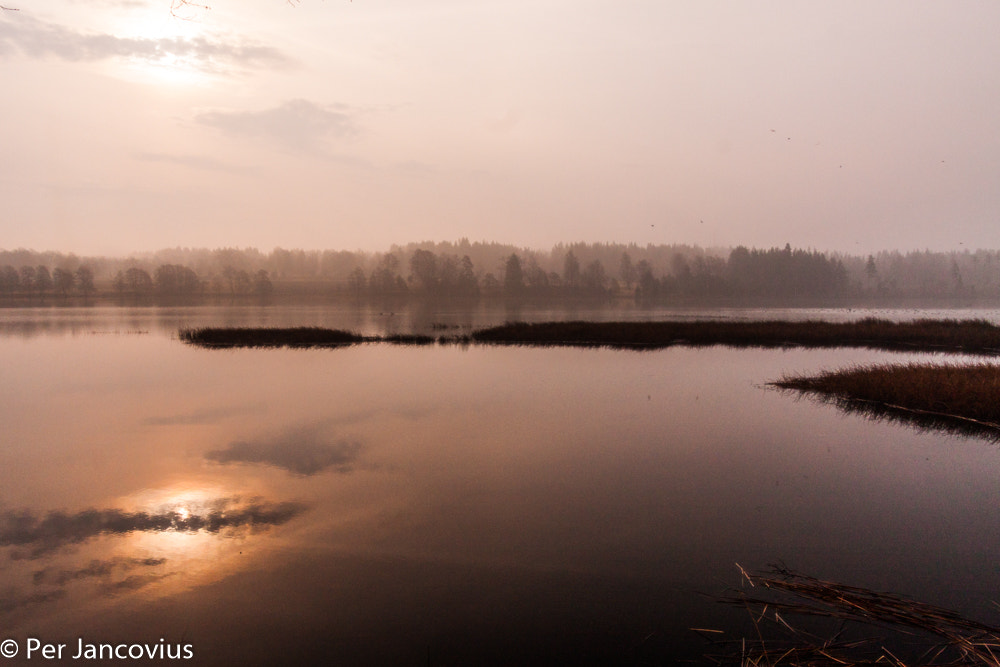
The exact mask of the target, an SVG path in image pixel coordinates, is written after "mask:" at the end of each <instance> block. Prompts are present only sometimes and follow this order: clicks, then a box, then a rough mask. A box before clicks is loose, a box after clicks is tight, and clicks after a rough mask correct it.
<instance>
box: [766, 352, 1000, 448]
mask: <svg viewBox="0 0 1000 667" xmlns="http://www.w3.org/2000/svg"><path fill="white" fill-rule="evenodd" d="M771 384H772V385H773V386H776V387H779V388H781V389H788V390H795V391H799V392H803V393H806V394H810V395H813V396H816V397H818V398H819V399H820V400H824V401H828V402H830V403H833V404H834V405H836V406H837V407H838V408H840V409H842V410H844V411H846V412H852V413H860V414H863V415H865V416H868V417H870V418H874V419H889V420H894V421H900V422H905V423H909V424H915V425H917V426H921V427H924V428H936V429H945V430H951V431H955V432H961V433H965V434H971V435H977V436H984V437H986V438H989V439H992V440H994V441H1000V366H998V365H994V364H987V363H983V364H931V363H910V364H872V365H865V366H854V367H851V368H847V369H843V370H837V371H824V372H822V373H820V374H819V375H814V376H786V377H783V378H782V379H780V380H778V381H776V382H773V383H771Z"/></svg>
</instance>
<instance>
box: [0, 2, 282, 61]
mask: <svg viewBox="0 0 1000 667" xmlns="http://www.w3.org/2000/svg"><path fill="white" fill-rule="evenodd" d="M13 53H20V54H23V55H26V56H28V57H31V58H59V59H61V60H67V61H70V62H92V61H97V60H105V59H108V58H137V59H140V60H146V61H150V62H160V61H162V62H176V61H178V60H180V61H183V62H184V63H185V64H186V65H188V66H190V67H194V68H196V69H199V70H202V71H206V72H213V73H217V74H218V73H226V72H227V71H230V70H232V69H233V68H238V69H271V68H284V67H288V66H289V65H291V63H292V60H291V59H290V58H289V57H288V56H286V55H284V54H283V53H281V52H280V51H278V50H277V49H274V48H272V47H269V46H265V45H262V44H257V43H255V42H251V41H248V40H235V41H233V40H227V39H223V38H220V37H192V38H179V37H176V38H175V37H167V38H159V39H151V38H146V37H119V36H117V35H109V34H102V33H83V32H78V31H76V30H73V29H71V28H66V27H64V26H61V25H57V24H55V23H47V22H45V21H41V20H39V19H36V18H33V17H32V16H30V15H29V14H25V13H24V12H19V13H18V16H17V18H16V19H13V20H7V21H2V22H0V56H7V55H10V54H13Z"/></svg>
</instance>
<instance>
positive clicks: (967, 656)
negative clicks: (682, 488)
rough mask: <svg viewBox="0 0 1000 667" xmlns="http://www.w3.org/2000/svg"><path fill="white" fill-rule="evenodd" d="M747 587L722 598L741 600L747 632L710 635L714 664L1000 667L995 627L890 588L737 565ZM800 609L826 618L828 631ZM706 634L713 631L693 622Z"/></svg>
mask: <svg viewBox="0 0 1000 667" xmlns="http://www.w3.org/2000/svg"><path fill="white" fill-rule="evenodd" d="M740 570H741V571H742V573H743V577H744V581H745V583H746V585H747V586H748V589H744V590H740V591H737V592H735V593H733V594H731V595H728V596H726V597H724V598H723V599H722V601H723V602H725V603H728V604H733V605H738V606H741V607H745V608H746V609H747V610H748V612H749V613H750V616H751V620H752V623H753V634H754V636H753V637H751V638H745V637H744V638H740V639H735V640H730V639H721V640H720V639H715V640H714V641H713V648H714V649H715V650H717V651H718V652H717V653H712V654H709V655H708V656H706V657H708V658H709V659H710V660H711V661H713V662H715V663H716V664H739V665H741V666H748V667H749V666H756V665H769V666H776V665H789V666H795V665H808V666H816V667H818V666H826V665H876V664H878V665H895V666H897V667H902V666H904V665H922V666H927V667H929V666H937V665H941V666H944V665H947V666H958V665H986V666H991V667H1000V628H995V627H992V626H989V625H986V624H983V623H980V622H978V621H974V620H970V619H967V618H964V617H962V616H961V615H959V614H958V613H956V612H954V611H952V610H949V609H945V608H942V607H937V606H934V605H930V604H926V603H924V602H919V601H916V600H912V599H909V598H907V597H904V596H901V595H897V594H895V593H884V592H878V591H874V590H871V589H867V588H861V587H857V586H848V585H845V584H840V583H835V582H831V581H823V580H820V579H817V578H815V577H811V576H807V575H804V574H799V573H795V572H792V571H790V570H788V569H787V568H785V567H780V566H774V567H772V570H771V571H770V572H769V573H767V574H750V573H748V572H746V571H745V570H743V568H740ZM802 617H820V618H822V619H827V621H828V622H829V626H828V627H830V628H831V631H830V633H829V634H827V635H821V634H817V632H816V631H815V630H814V629H806V628H807V627H812V626H815V625H816V624H815V623H813V624H809V623H806V622H805V621H804V620H803V618H802ZM696 631H697V632H700V633H702V634H703V636H706V637H710V638H711V637H713V636H716V637H717V636H718V635H721V634H722V633H720V632H719V631H715V630H705V629H696ZM890 646H891V648H890Z"/></svg>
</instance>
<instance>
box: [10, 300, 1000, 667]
mask: <svg viewBox="0 0 1000 667" xmlns="http://www.w3.org/2000/svg"><path fill="white" fill-rule="evenodd" d="M869 315H876V316H881V317H889V318H894V319H912V318H914V317H924V316H928V317H955V318H964V317H985V318H987V319H990V320H991V321H994V322H998V321H1000V312H997V311H940V312H939V311H934V312H931V311H912V310H906V311H857V310H855V311H846V310H797V311H792V310H739V309H727V310H684V311H674V310H669V309H653V310H645V309H639V308H629V307H622V308H618V309H601V310H596V309H591V308H586V307H580V308H576V309H568V310H567V309H551V308H538V307H521V308H504V307H499V306H483V305H476V306H465V307H452V308H446V307H433V306H422V307H421V306H407V307H404V308H400V309H399V310H398V311H396V310H392V311H390V310H386V309H382V308H379V307H374V306H365V307H360V306H359V307H349V306H343V305H341V306H334V305H328V304H327V305H316V306H295V307H282V306H239V305H234V306H231V307H200V308H199V307H176V308H156V307H134V308H124V307H122V308H116V307H95V308H7V309H0V369H2V374H3V375H2V377H3V382H2V384H0V392H2V395H0V444H2V447H0V591H2V599H0V640H2V639H7V638H11V639H13V640H14V641H15V642H16V643H17V646H18V647H19V649H20V650H19V654H18V656H17V658H16V660H14V661H13V662H15V663H16V662H17V661H23V662H28V660H27V658H28V656H27V650H28V645H29V639H32V638H34V639H37V640H38V641H39V642H40V643H49V644H52V645H53V646H57V645H58V644H60V643H61V644H65V645H66V647H65V649H64V653H63V657H64V659H65V658H72V656H73V655H74V654H76V653H77V652H78V650H84V651H85V650H87V646H88V645H91V644H92V645H94V646H99V645H100V644H102V643H103V644H109V645H112V646H114V645H117V644H122V643H124V644H127V645H128V646H127V647H126V648H125V649H124V650H125V651H126V653H127V651H128V650H129V649H130V648H131V647H132V646H133V645H142V644H148V645H149V646H148V648H150V649H152V650H153V651H154V653H155V654H156V656H157V657H156V659H154V660H153V662H169V661H170V656H169V655H168V653H169V652H171V651H175V652H176V651H179V650H180V649H182V648H184V649H186V650H188V651H190V652H191V655H192V656H193V657H191V658H190V659H187V660H184V662H185V663H187V664H198V665H230V664H243V665H276V664H312V663H315V662H328V663H331V664H344V665H383V664H402V665H407V664H413V665H428V664H432V665H456V664H459V665H464V664H478V665H492V664H553V663H575V664H671V663H673V662H674V661H676V660H679V659H686V658H692V659H697V658H698V657H699V656H701V655H702V654H703V653H705V652H706V651H708V650H709V649H708V646H707V642H706V640H705V639H704V638H703V637H702V636H701V635H699V634H698V633H695V632H692V631H691V630H690V628H695V627H699V628H706V627H707V628H715V629H721V630H724V631H725V632H726V633H727V636H731V637H739V636H740V634H741V633H750V632H753V626H752V624H751V623H750V622H749V618H748V614H747V612H746V611H745V610H742V609H738V608H734V607H730V606H726V605H721V604H719V603H718V602H717V601H716V598H717V597H718V596H719V595H721V594H724V593H726V592H727V590H728V589H732V588H738V587H739V586H740V585H741V575H740V571H739V568H738V567H737V566H736V563H739V564H740V565H741V566H743V567H745V568H747V569H748V570H761V569H764V568H765V567H766V566H767V565H768V564H769V563H774V562H779V561H780V562H784V563H786V564H787V565H788V566H789V567H791V568H793V569H795V570H798V571H801V572H805V573H808V574H812V575H815V576H818V577H821V578H824V579H830V580H835V581H843V582H845V583H850V584H854V585H859V586H865V587H869V588H874V589H878V590H888V591H895V592H899V593H903V594H906V595H909V596H912V597H914V598H918V599H921V600H923V601H926V602H930V603H933V604H938V605H942V606H945V607H949V608H952V609H956V610H958V611H959V612H961V613H963V614H965V615H968V616H970V617H972V618H975V619H977V620H980V621H984V622H986V623H992V624H1000V610H998V609H997V607H996V606H995V605H993V604H992V602H993V601H994V600H997V591H1000V531H998V530H997V525H998V520H1000V451H998V449H997V447H996V445H993V444H989V443H987V442H985V441H982V440H977V439H974V438H968V437H963V436H956V435H949V434H943V433H938V432H921V431H918V430H917V429H914V428H910V427H907V426H904V425H899V424H890V423H884V422H873V421H869V420H866V419H864V418H862V417H859V416H854V415H846V414H843V413H841V412H839V411H837V410H836V409H835V408H833V407H830V406H828V405H822V404H819V403H816V402H814V401H811V400H808V399H802V398H798V397H796V396H795V395H793V394H787V393H782V392H779V391H776V390H774V389H772V388H769V387H767V386H766V383H767V382H768V381H770V380H774V379H777V378H778V377H780V376H781V375H782V374H783V373H786V372H788V373H798V372H813V371H818V370H821V369H829V368H839V367H841V366H846V365H851V364H855V363H866V362H872V361H886V360H899V361H904V360H914V359H920V360H924V359H933V360H942V359H952V358H955V357H942V356H936V355H928V354H901V353H887V352H875V351H868V350H843V349H841V350H794V349H789V350H773V349H772V350H760V349H730V348H724V347H710V348H697V349H696V348H686V347H675V348H669V349H664V350H657V351H642V352H637V351H620V350H607V349H560V348H545V349H542V348H525V347H493V346H477V345H472V346H466V347H462V346H427V347H405V346H390V345H384V344H366V345H358V346H353V347H347V348H342V349H325V350H206V349H199V348H196V347H191V346H187V345H184V344H183V343H181V342H179V341H178V340H177V337H176V333H177V330H178V329H180V328H182V327H189V326H206V325H218V326H257V325H263V326H292V325H321V326H330V327H338V328H347V329H352V330H355V331H359V332H362V333H383V334H384V333H397V332H410V331H415V332H426V331H444V332H445V333H447V330H448V329H454V330H466V329H469V328H471V327H474V326H475V327H478V326H486V325H490V324H498V323H502V322H503V321H505V320H508V319H526V320H534V321H540V320H545V319H603V320H613V319H664V318H669V317H674V318H677V317H683V318H691V319H695V318H702V317H721V318H749V319H761V318H766V319H806V318H824V319H834V320H845V319H854V318H856V317H863V316H869ZM81 647H82V648H81ZM95 650H97V649H95ZM161 655H162V656H165V657H163V658H160V657H158V656H161ZM119 657H122V656H119ZM132 657H135V656H132ZM31 658H32V659H42V653H41V649H38V650H36V652H35V653H34V655H32V656H31Z"/></svg>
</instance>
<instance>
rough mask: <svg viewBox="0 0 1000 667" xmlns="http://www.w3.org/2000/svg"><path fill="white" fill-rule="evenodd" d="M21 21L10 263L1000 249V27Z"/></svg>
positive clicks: (807, 12) (135, 1) (4, 219)
mask: <svg viewBox="0 0 1000 667" xmlns="http://www.w3.org/2000/svg"><path fill="white" fill-rule="evenodd" d="M204 1H205V2H206V3H208V4H210V6H211V8H210V9H208V10H197V9H188V10H182V11H181V16H180V17H176V16H172V15H171V6H170V4H171V0H44V1H43V0H4V2H3V4H4V5H6V6H11V7H16V8H17V11H0V82H2V85H3V93H2V95H3V107H2V114H3V119H2V123H0V147H2V153H0V156H2V157H0V248H5V249H13V248H17V247H27V248H34V249H37V250H46V249H51V250H62V251H73V252H77V253H78V254H97V253H101V254H125V253H129V252H132V251H142V250H155V249H159V248H163V247H173V246H191V247H220V246H238V247H246V246H255V247H258V248H260V249H262V250H265V251H266V250H270V249H271V248H273V247H275V246H282V247H286V248H338V249H349V250H353V249H366V250H382V249H387V247H388V246H389V244H391V243H405V242H408V241H421V240H458V239H459V238H461V237H468V238H469V239H470V240H473V241H477V240H488V241H492V240H495V241H501V242H509V243H514V244H517V245H524V246H529V247H536V248H548V247H550V246H551V245H552V244H554V243H557V242H560V241H566V242H570V241H588V242H594V241H618V242H637V243H640V244H646V243H650V242H652V243H691V244H698V245H702V246H719V245H722V246H732V245H737V244H744V245H749V246H757V247H771V246H776V245H781V246H783V245H784V244H785V243H786V242H787V243H791V244H792V245H793V246H795V247H807V248H809V247H811V248H816V249H820V250H841V251H847V252H852V253H854V252H857V253H867V252H872V251H877V250H880V249H891V248H901V249H904V250H908V249H923V248H930V249H935V250H951V249H963V248H973V249H974V248H977V247H988V248H997V247H1000V241H998V237H997V235H996V232H997V230H998V229H1000V40H998V39H997V34H998V29H1000V2H996V1H995V0H981V1H978V2H972V1H964V0H959V1H949V2H945V1H943V0H939V1H928V0H902V1H893V0H879V1H877V2H872V1H871V0H837V1H836V2H819V1H815V2H814V1H806V0H773V1H755V0H741V1H739V2H733V1H732V0H724V1H721V0H720V1H713V0H686V1H683V2H681V1H674V0H616V1H611V0H532V1H530V2H529V1H527V0H502V1H501V0H353V1H348V0H302V2H301V3H300V4H298V5H291V4H289V3H288V2H286V1H285V0H204Z"/></svg>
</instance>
